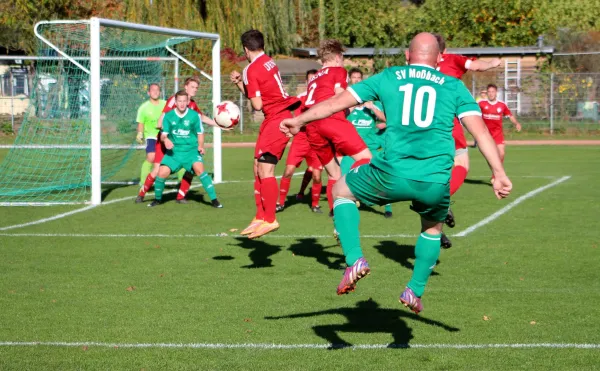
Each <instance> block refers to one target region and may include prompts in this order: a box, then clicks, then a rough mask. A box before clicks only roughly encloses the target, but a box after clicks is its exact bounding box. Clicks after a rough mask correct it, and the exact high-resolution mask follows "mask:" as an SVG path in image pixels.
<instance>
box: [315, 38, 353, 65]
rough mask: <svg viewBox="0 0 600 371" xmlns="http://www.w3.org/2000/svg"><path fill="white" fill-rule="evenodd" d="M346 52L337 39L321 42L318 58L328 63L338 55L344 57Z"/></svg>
mask: <svg viewBox="0 0 600 371" xmlns="http://www.w3.org/2000/svg"><path fill="white" fill-rule="evenodd" d="M345 51H346V48H344V45H342V43H341V42H339V41H338V40H335V39H328V40H323V41H321V45H319V48H318V49H317V56H318V57H319V59H320V60H321V62H327V61H330V60H332V59H333V58H335V56H336V55H343V54H344V52H345Z"/></svg>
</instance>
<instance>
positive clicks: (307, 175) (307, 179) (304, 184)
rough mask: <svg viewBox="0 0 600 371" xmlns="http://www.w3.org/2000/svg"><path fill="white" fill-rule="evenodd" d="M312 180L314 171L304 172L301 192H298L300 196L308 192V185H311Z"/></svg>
mask: <svg viewBox="0 0 600 371" xmlns="http://www.w3.org/2000/svg"><path fill="white" fill-rule="evenodd" d="M311 179H312V171H311V170H308V169H306V171H305V172H304V176H303V177H302V184H301V185H300V190H299V191H298V194H304V192H305V191H306V187H308V183H310V180H311Z"/></svg>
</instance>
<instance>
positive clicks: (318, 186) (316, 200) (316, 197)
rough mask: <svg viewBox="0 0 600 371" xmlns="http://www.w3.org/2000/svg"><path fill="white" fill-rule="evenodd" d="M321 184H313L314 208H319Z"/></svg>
mask: <svg viewBox="0 0 600 371" xmlns="http://www.w3.org/2000/svg"><path fill="white" fill-rule="evenodd" d="M321 187H322V184H321V183H315V182H313V185H312V189H311V195H312V207H317V206H319V199H320V198H321Z"/></svg>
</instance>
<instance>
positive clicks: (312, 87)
mask: <svg viewBox="0 0 600 371" xmlns="http://www.w3.org/2000/svg"><path fill="white" fill-rule="evenodd" d="M316 89H317V83H316V82H313V83H312V84H310V86H309V87H308V95H307V96H306V102H304V104H305V105H307V106H310V105H311V104H315V101H314V100H313V94H314V93H315V90H316Z"/></svg>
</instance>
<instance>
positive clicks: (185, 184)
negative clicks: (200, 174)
mask: <svg viewBox="0 0 600 371" xmlns="http://www.w3.org/2000/svg"><path fill="white" fill-rule="evenodd" d="M193 179H194V178H193V175H192V176H190V175H189V173H185V175H184V176H183V178H181V184H180V185H179V192H177V199H178V200H183V199H184V198H185V195H187V193H188V191H189V190H190V187H191V185H192V180H193Z"/></svg>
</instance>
